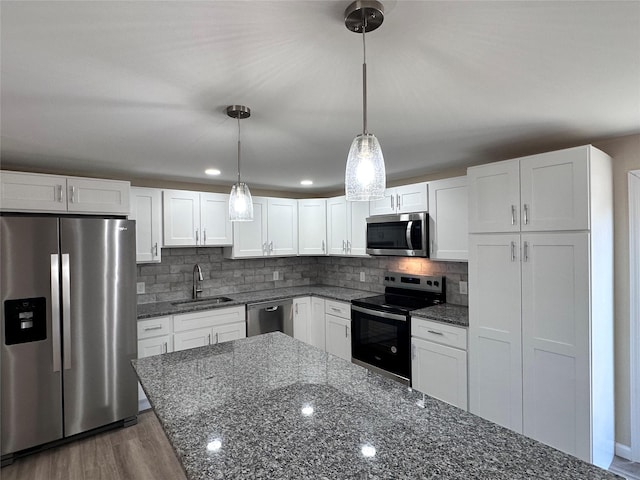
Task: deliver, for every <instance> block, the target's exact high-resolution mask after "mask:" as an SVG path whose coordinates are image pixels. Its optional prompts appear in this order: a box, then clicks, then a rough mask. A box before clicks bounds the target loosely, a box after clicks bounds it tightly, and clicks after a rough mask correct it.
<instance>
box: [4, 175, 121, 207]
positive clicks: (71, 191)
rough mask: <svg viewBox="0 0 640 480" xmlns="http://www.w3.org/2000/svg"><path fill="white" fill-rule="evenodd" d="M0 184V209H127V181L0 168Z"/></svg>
mask: <svg viewBox="0 0 640 480" xmlns="http://www.w3.org/2000/svg"><path fill="white" fill-rule="evenodd" d="M0 186H1V188H2V192H1V194H0V198H1V201H0V208H2V210H4V211H16V212H72V213H88V214H108V215H127V214H128V213H129V188H130V183H129V182H124V181H119V180H103V179H97V178H80V177H65V176H61V175H44V174H36V173H24V172H6V171H4V172H2V173H1V175H0Z"/></svg>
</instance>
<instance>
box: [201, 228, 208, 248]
mask: <svg viewBox="0 0 640 480" xmlns="http://www.w3.org/2000/svg"><path fill="white" fill-rule="evenodd" d="M202 237H203V238H202V244H203V245H206V244H207V229H206V228H203V229H202Z"/></svg>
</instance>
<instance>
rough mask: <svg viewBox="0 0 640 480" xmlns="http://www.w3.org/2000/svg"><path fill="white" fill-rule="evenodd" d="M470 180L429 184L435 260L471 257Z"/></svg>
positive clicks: (431, 235)
mask: <svg viewBox="0 0 640 480" xmlns="http://www.w3.org/2000/svg"><path fill="white" fill-rule="evenodd" d="M468 202H469V200H468V197H467V177H456V178H449V179H446V180H437V181H435V182H431V183H430V184H429V236H430V237H431V252H430V255H429V257H430V258H432V259H434V260H467V259H468V258H469V235H468V230H467V224H468V217H469V213H468Z"/></svg>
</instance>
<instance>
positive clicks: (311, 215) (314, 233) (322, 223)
mask: <svg viewBox="0 0 640 480" xmlns="http://www.w3.org/2000/svg"><path fill="white" fill-rule="evenodd" d="M326 253H327V201H326V200H325V199H324V198H307V199H304V200H298V255H326Z"/></svg>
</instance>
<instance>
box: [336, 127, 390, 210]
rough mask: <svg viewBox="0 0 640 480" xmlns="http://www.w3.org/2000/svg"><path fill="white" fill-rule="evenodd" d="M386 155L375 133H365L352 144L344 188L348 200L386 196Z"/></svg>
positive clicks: (365, 199) (364, 199) (363, 199)
mask: <svg viewBox="0 0 640 480" xmlns="http://www.w3.org/2000/svg"><path fill="white" fill-rule="evenodd" d="M386 178H387V177H386V172H385V168H384V157H383V156H382V149H381V148H380V143H378V139H377V138H376V137H375V135H373V134H370V133H366V134H365V133H363V134H361V135H358V136H357V137H356V138H355V139H354V140H353V143H352V144H351V148H350V149H349V155H348V156H347V168H346V172H345V176H344V189H345V193H346V197H347V200H348V201H369V200H378V199H381V198H384V190H385V188H386Z"/></svg>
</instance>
